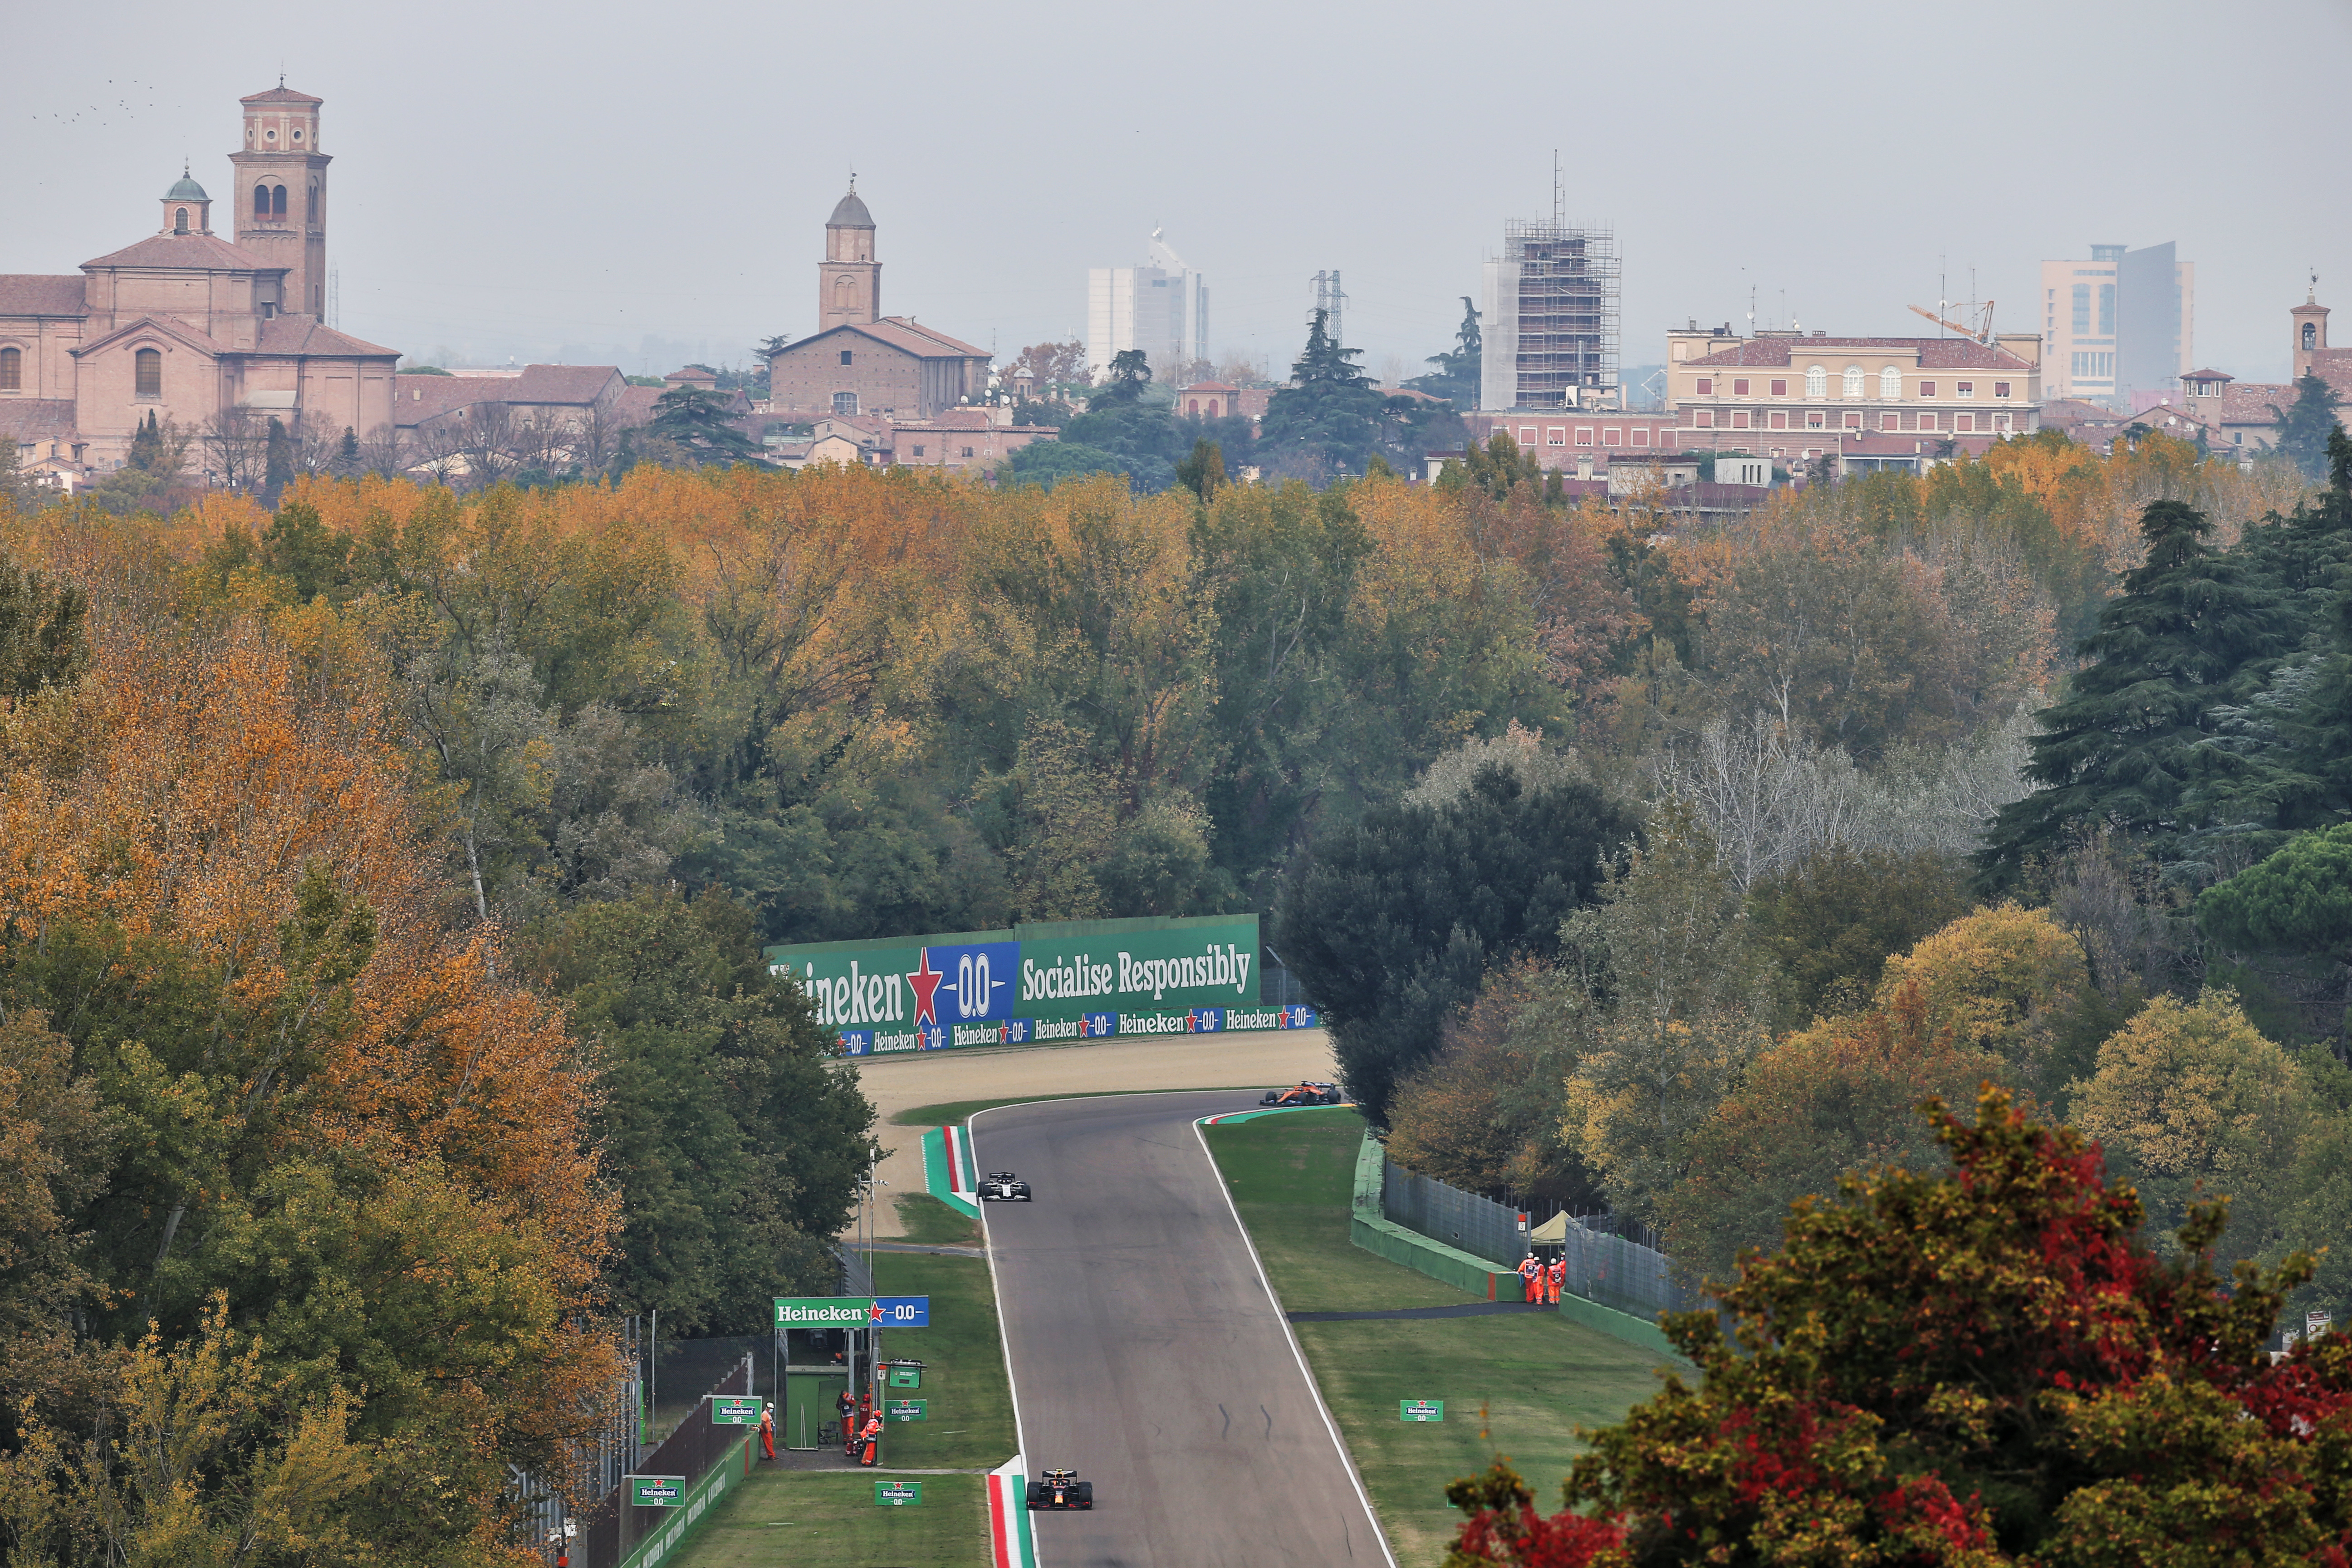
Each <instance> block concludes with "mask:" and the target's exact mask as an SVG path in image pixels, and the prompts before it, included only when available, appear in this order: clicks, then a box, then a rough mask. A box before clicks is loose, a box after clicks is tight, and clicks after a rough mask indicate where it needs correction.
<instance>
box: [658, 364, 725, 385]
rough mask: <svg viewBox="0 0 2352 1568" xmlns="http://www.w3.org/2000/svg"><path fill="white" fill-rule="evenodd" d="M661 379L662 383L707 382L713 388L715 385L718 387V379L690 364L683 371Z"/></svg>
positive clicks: (673, 372) (671, 373)
mask: <svg viewBox="0 0 2352 1568" xmlns="http://www.w3.org/2000/svg"><path fill="white" fill-rule="evenodd" d="M662 379H663V380H664V381H670V382H677V381H693V382H705V381H707V382H709V383H710V384H712V385H713V386H716V385H718V384H719V378H718V377H717V376H715V375H713V374H710V373H709V371H707V370H704V369H703V368H701V367H700V366H699V365H691V364H690V365H688V366H687V367H686V368H685V369H684V370H674V371H672V372H670V373H669V374H667V375H666V376H664V377H662Z"/></svg>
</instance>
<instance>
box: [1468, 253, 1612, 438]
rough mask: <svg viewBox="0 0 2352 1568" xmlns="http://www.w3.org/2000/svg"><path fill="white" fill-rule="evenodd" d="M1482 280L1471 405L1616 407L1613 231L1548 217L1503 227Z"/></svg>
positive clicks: (1504, 407) (1487, 407) (1500, 408)
mask: <svg viewBox="0 0 2352 1568" xmlns="http://www.w3.org/2000/svg"><path fill="white" fill-rule="evenodd" d="M1484 281H1485V295H1486V298H1485V300H1484V301H1483V304H1484V307H1485V309H1484V311H1483V313H1482V315H1481V327H1480V331H1481V334H1482V338H1483V342H1484V346H1485V352H1484V353H1483V355H1482V356H1481V359H1480V362H1479V364H1480V374H1479V387H1478V406H1479V407H1481V408H1483V409H1490V410H1494V411H1496V412H1500V411H1502V410H1505V409H1523V408H1538V409H1541V408H1622V407H1623V406H1624V395H1623V390H1622V388H1621V387H1620V386H1619V385H1618V381H1617V316H1618V305H1617V290H1618V264H1617V241H1616V237H1615V236H1614V235H1612V233H1611V232H1610V231H1609V230H1607V229H1605V228H1594V227H1577V226H1570V225H1568V224H1564V223H1561V222H1559V221H1558V220H1557V219H1555V220H1554V221H1553V222H1551V223H1548V224H1546V223H1525V222H1517V221H1514V222H1511V223H1507V224H1506V225H1504V226H1503V251H1502V254H1501V255H1500V256H1497V257H1495V258H1492V259H1490V260H1489V261H1487V263H1486V273H1485V280H1484Z"/></svg>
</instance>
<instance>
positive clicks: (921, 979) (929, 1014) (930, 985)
mask: <svg viewBox="0 0 2352 1568" xmlns="http://www.w3.org/2000/svg"><path fill="white" fill-rule="evenodd" d="M946 978H947V975H946V974H945V973H942V972H940V971H939V970H935V969H933V968H932V967H931V950H930V949H929V948H928V947H927V948H925V949H923V956H922V958H921V960H920V966H919V968H917V969H916V971H915V972H914V973H912V974H909V975H908V976H907V984H909V985H911V986H913V987H914V988H915V1022H916V1023H918V1024H934V1025H935V1024H937V1023H938V1022H939V1021H940V1016H939V1013H938V1010H937V1009H935V1008H934V1007H933V1006H932V1005H931V996H932V994H933V993H934V992H936V991H938V990H939V988H940V981H942V980H945V979H946Z"/></svg>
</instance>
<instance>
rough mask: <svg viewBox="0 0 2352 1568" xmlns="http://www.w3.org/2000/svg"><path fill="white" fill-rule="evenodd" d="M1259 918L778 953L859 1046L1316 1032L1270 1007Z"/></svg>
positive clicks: (772, 953)
mask: <svg viewBox="0 0 2352 1568" xmlns="http://www.w3.org/2000/svg"><path fill="white" fill-rule="evenodd" d="M1258 952H1259V949H1258V933H1257V917H1256V916H1255V915H1203V916H1201V917H1198V918H1195V919H1190V920H1133V921H1065V922H1062V923H1058V924H1051V925H1024V926H1016V927H1014V928H1013V930H1011V931H959V932H952V933H949V934H945V935H940V936H910V937H900V938H898V939H896V940H895V941H891V940H884V941H876V942H815V943H811V944H809V945H806V946H800V947H772V948H770V949H768V963H769V966H770V971H771V973H776V974H789V975H791V976H792V977H793V979H794V980H796V981H798V982H799V983H800V985H801V988H802V989H803V991H805V992H807V993H808V995H809V999H810V1000H811V1001H812V1002H814V1004H815V1005H816V1011H817V1021H818V1022H819V1023H821V1024H823V1025H824V1026H826V1027H828V1028H830V1029H832V1030H833V1031H834V1032H835V1034H836V1035H837V1036H839V1037H840V1040H841V1046H842V1049H843V1050H844V1051H845V1052H846V1053H847V1054H848V1055H850V1056H869V1055H874V1054H876V1053H878V1052H884V1051H938V1050H948V1049H952V1048H953V1047H958V1046H1014V1045H1026V1044H1029V1043H1031V1042H1033V1041H1038V1040H1079V1039H1098V1038H1107V1037H1111V1036H1118V1035H1124V1036H1134V1035H1205V1034H1223V1033H1224V1032H1226V1031H1228V1030H1234V1029H1307V1028H1313V1027H1314V1026H1315V1025H1316V1023H1317V1022H1318V1020H1317V1018H1316V1016H1315V1011H1314V1009H1313V1008H1311V1007H1307V1006H1302V1005H1291V1006H1286V1007H1268V1006H1263V1005H1260V1004H1259V1002H1258V981H1259V974H1258V971H1259V967H1260V961H1259V957H1258Z"/></svg>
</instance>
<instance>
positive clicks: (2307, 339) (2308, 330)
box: [2303, 321, 2319, 349]
mask: <svg viewBox="0 0 2352 1568" xmlns="http://www.w3.org/2000/svg"><path fill="white" fill-rule="evenodd" d="M2303 346H2304V347H2305V348H2307V349H2315V348H2317V347H2318V346H2319V323H2318V322H2316V321H2305V322H2304V324H2303Z"/></svg>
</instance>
